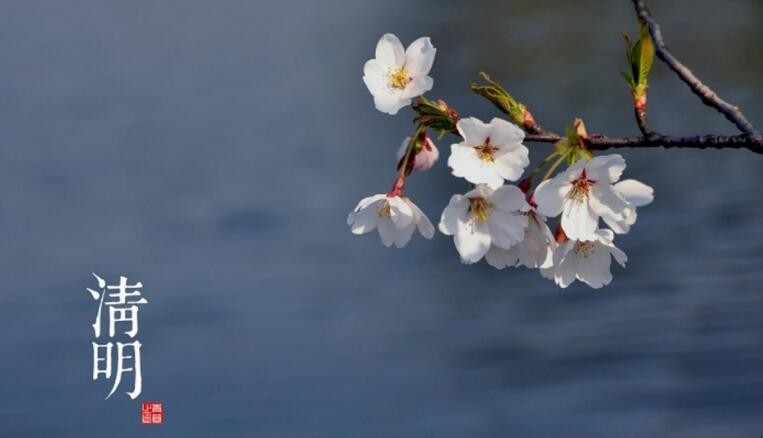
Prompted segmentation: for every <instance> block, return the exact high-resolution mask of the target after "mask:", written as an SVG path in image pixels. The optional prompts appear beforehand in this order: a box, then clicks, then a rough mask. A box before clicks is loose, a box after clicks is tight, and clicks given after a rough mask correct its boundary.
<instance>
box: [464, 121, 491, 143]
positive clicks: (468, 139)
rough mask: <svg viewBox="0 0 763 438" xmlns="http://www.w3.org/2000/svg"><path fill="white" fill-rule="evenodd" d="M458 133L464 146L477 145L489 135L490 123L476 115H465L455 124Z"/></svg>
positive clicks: (483, 141)
mask: <svg viewBox="0 0 763 438" xmlns="http://www.w3.org/2000/svg"><path fill="white" fill-rule="evenodd" d="M456 129H457V130H458V133H459V134H461V138H463V142H461V144H462V145H464V146H479V145H482V144H484V143H485V140H487V138H488V136H489V135H490V131H491V129H490V125H488V124H486V123H485V122H483V121H482V120H480V119H478V118H476V117H466V118H463V119H461V120H459V121H458V123H457V124H456Z"/></svg>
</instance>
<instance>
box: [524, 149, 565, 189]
mask: <svg viewBox="0 0 763 438" xmlns="http://www.w3.org/2000/svg"><path fill="white" fill-rule="evenodd" d="M556 155H557V153H556V151H554V152H551V153H550V154H548V156H547V157H546V158H544V159H543V161H541V162H540V163H539V164H538V165H537V166H535V169H533V171H532V173H530V175H528V176H527V178H526V179H527V180H529V181H530V183H532V180H533V179H534V178H535V176H536V175H537V174H538V173H540V170H541V169H543V168H544V167H546V165H547V164H548V163H550V162H551V160H553V159H554V157H555V156H556Z"/></svg>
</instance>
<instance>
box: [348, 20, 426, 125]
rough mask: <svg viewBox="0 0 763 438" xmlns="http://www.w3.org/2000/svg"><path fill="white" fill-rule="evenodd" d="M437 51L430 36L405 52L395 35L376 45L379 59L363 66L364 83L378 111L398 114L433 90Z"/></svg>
mask: <svg viewBox="0 0 763 438" xmlns="http://www.w3.org/2000/svg"><path fill="white" fill-rule="evenodd" d="M436 51H437V50H436V49H435V48H434V47H433V46H432V42H431V41H430V40H429V37H422V38H419V39H417V40H416V41H414V42H413V43H411V45H410V46H408V48H407V49H403V44H402V43H401V42H400V40H399V39H398V38H397V37H396V36H395V35H393V34H391V33H388V34H386V35H384V36H382V37H381V39H379V42H378V44H377V45H376V58H375V59H371V60H369V61H367V62H366V64H365V66H364V67H363V82H365V83H366V86H367V87H368V91H370V92H371V94H372V95H373V96H374V104H375V105H376V109H378V110H379V111H381V112H383V113H387V114H392V115H394V114H397V112H398V111H399V110H400V108H402V107H404V106H407V105H410V104H411V100H412V99H413V98H414V97H417V96H420V95H422V94H424V93H426V92H427V91H429V90H431V89H432V85H433V84H434V81H433V80H432V78H431V77H429V76H428V75H429V70H430V69H431V68H432V63H433V62H434V56H435V52H436Z"/></svg>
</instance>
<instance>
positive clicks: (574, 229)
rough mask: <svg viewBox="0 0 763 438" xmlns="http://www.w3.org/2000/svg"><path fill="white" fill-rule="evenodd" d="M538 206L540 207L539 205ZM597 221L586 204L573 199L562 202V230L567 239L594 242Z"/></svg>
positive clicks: (596, 217)
mask: <svg viewBox="0 0 763 438" xmlns="http://www.w3.org/2000/svg"><path fill="white" fill-rule="evenodd" d="M536 202H537V198H536ZM538 206H539V207H540V204H539V205H538ZM598 221H599V218H598V216H596V214H595V213H594V212H593V211H591V209H590V208H589V207H588V203H587V202H580V201H577V200H574V199H565V200H564V213H563V214H562V229H563V230H564V233H565V234H566V235H567V237H568V238H569V239H571V240H596V234H595V231H596V227H597V225H598Z"/></svg>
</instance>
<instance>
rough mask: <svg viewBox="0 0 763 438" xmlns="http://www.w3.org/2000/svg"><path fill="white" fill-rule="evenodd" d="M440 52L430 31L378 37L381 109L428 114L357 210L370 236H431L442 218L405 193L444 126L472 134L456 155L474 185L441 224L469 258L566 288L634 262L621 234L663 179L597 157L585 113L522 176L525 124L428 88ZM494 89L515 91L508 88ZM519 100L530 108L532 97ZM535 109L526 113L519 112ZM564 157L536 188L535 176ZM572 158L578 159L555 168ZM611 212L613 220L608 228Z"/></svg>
mask: <svg viewBox="0 0 763 438" xmlns="http://www.w3.org/2000/svg"><path fill="white" fill-rule="evenodd" d="M435 52H436V50H435V48H434V47H433V46H432V44H431V42H430V40H429V38H419V39H417V40H416V41H414V42H413V43H412V44H411V45H410V46H408V48H407V49H404V48H403V45H402V44H401V43H400V40H399V39H398V38H397V37H395V36H394V35H391V34H387V35H384V36H383V37H382V38H381V39H380V40H379V43H378V44H377V47H376V58H375V59H372V60H370V61H368V62H366V64H365V67H364V76H363V80H364V82H365V83H366V86H367V87H368V90H369V91H370V92H371V94H372V95H373V97H374V103H375V106H376V108H377V109H378V110H379V111H381V112H384V113H388V114H396V113H397V112H398V111H399V110H400V109H401V108H403V107H405V106H408V105H412V107H413V109H414V110H415V111H416V112H417V113H418V116H417V117H416V119H415V121H416V122H418V128H417V129H416V132H415V133H414V134H413V135H412V136H410V137H406V138H405V140H404V141H403V144H402V145H401V146H400V148H399V150H398V151H397V160H398V166H397V172H396V176H395V180H394V183H393V186H392V189H391V190H390V191H389V192H388V193H386V194H378V195H373V196H370V197H367V198H364V199H363V200H361V201H360V202H359V203H358V205H357V206H356V207H355V209H354V210H353V211H352V212H351V213H350V214H349V216H348V217H347V224H348V225H349V226H350V228H351V230H352V232H353V233H354V234H365V233H368V232H371V231H373V230H375V229H376V230H378V232H379V236H380V237H381V240H382V243H383V244H384V245H385V246H388V247H389V246H392V245H395V246H396V247H398V248H401V247H403V246H405V245H406V244H407V243H408V242H409V241H410V240H411V236H412V235H413V234H414V232H415V231H416V230H418V231H419V233H420V234H421V235H422V236H423V237H425V238H427V239H431V238H432V237H433V236H434V226H433V225H432V223H431V222H430V221H429V219H428V218H427V216H426V215H425V214H424V213H423V212H422V211H421V210H420V209H419V208H418V207H417V206H416V205H415V204H414V203H413V202H412V201H411V200H410V199H409V198H408V197H406V196H405V195H404V194H403V193H404V188H405V184H406V178H407V177H408V176H409V175H410V174H411V173H412V172H413V171H419V172H423V171H426V170H429V169H430V168H432V166H433V165H434V164H435V163H436V162H437V160H438V158H439V152H438V149H437V147H436V146H435V144H434V142H433V141H432V139H431V138H430V137H429V136H428V134H427V129H432V130H435V131H439V133H440V135H441V136H442V135H444V134H446V133H452V134H454V135H456V136H457V137H458V138H459V139H460V141H459V142H457V143H454V144H452V145H451V147H450V156H449V157H448V160H447V165H448V167H449V168H450V170H451V173H452V174H453V175H454V176H456V177H459V178H463V179H465V180H466V181H467V182H469V183H471V187H472V188H471V189H470V190H469V191H467V192H466V193H464V194H463V195H462V194H456V195H453V196H452V197H451V199H450V202H449V203H448V205H447V206H446V207H445V209H444V211H443V212H442V215H441V217H440V222H439V224H438V228H439V230H440V232H441V233H443V234H444V235H446V236H452V237H453V242H454V244H455V247H456V250H457V251H458V254H459V256H460V258H461V261H462V262H463V263H465V264H472V263H476V262H478V261H480V260H482V259H483V258H484V259H485V261H486V262H487V263H488V264H490V265H491V266H493V267H495V268H497V269H504V268H507V267H519V266H524V267H527V268H537V269H538V270H539V271H540V273H541V275H542V276H543V277H545V278H548V279H551V280H553V281H554V282H555V283H556V284H557V285H559V286H560V287H562V288H566V287H567V286H569V285H570V284H571V283H573V282H574V281H575V280H578V281H581V282H583V283H586V284H587V285H589V286H591V287H593V288H600V287H602V286H604V285H607V284H609V283H610V282H611V281H612V274H611V271H610V265H611V262H612V259H613V258H614V259H615V261H616V262H617V263H619V264H620V265H621V266H623V267H624V266H625V262H626V260H627V257H626V255H625V253H624V252H623V251H621V250H620V249H619V248H617V247H616V246H615V245H614V236H615V234H625V233H627V232H628V231H629V230H630V228H631V226H633V224H634V223H635V222H636V218H637V215H636V209H637V208H638V207H642V206H644V205H647V204H649V203H650V202H652V199H653V191H652V188H651V187H649V186H647V185H646V184H643V183H641V182H638V181H636V180H633V179H627V180H622V181H621V180H620V177H621V176H622V174H623V171H624V170H625V160H624V159H623V157H621V156H620V155H617V154H613V155H605V156H596V157H594V156H593V155H592V154H591V152H590V151H589V150H588V149H587V148H586V145H585V142H586V139H587V135H586V133H585V129H584V128H583V126H582V122H576V128H577V129H569V130H568V134H567V135H566V136H565V137H564V138H562V140H560V141H559V142H558V143H557V145H556V148H555V150H554V151H553V152H552V153H551V154H550V155H549V156H548V157H547V158H546V159H545V160H544V161H543V162H542V163H540V165H539V166H538V167H537V168H536V169H535V170H534V171H532V172H531V173H530V174H529V175H528V176H526V177H525V178H524V179H521V178H522V177H523V174H524V173H525V169H526V167H527V166H528V165H529V164H530V160H529V150H528V148H527V147H526V146H525V145H524V144H523V142H524V140H525V131H524V130H523V129H522V128H520V127H519V126H517V125H515V124H514V123H511V122H509V121H506V120H503V119H499V118H494V119H492V120H491V121H490V122H489V123H485V122H483V121H481V120H479V119H476V118H474V117H468V118H462V119H459V117H458V114H457V113H456V112H455V111H454V110H453V109H452V108H450V107H449V106H448V105H447V104H446V103H445V102H444V101H442V100H439V101H436V102H434V101H430V100H428V99H426V98H425V97H423V96H422V94H423V93H425V92H426V91H429V90H430V89H431V88H432V85H433V80H432V78H431V77H429V76H428V74H429V70H430V69H431V67H432V63H433V61H434V56H435ZM494 88H496V90H498V92H501V91H503V89H502V88H501V87H500V86H497V85H495V86H494ZM493 94H495V93H493ZM413 99H416V101H415V102H414V100H413ZM516 108H517V111H520V112H521V111H525V107H524V106H523V105H521V104H517V106H516ZM528 114H529V112H528ZM528 117H529V116H527V115H524V116H523V115H522V114H517V115H516V117H512V118H513V119H514V120H515V121H516V120H528ZM555 158H556V160H555V161H553V159H555ZM552 161H553V164H551V165H550V167H549V169H548V171H547V172H546V174H545V176H544V177H543V179H542V181H541V182H540V183H539V184H538V185H537V186H536V187H535V188H534V189H533V179H534V177H535V176H536V175H537V173H538V172H539V171H540V170H541V169H543V168H544V167H545V166H547V165H549V164H550V163H551V162H552ZM565 161H566V162H568V163H569V167H568V168H567V169H566V170H563V171H560V172H558V173H556V174H555V175H554V172H555V171H556V170H557V168H558V167H559V166H560V165H561V164H562V163H563V162H565ZM520 179H521V180H520ZM511 183H517V185H512V184H511ZM556 217H558V218H559V224H558V226H557V227H556V229H555V231H554V232H552V231H551V228H550V227H549V225H548V220H549V219H550V218H556ZM599 219H601V221H600V220H599ZM600 222H603V225H605V226H606V227H608V228H602V224H601V223H600Z"/></svg>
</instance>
